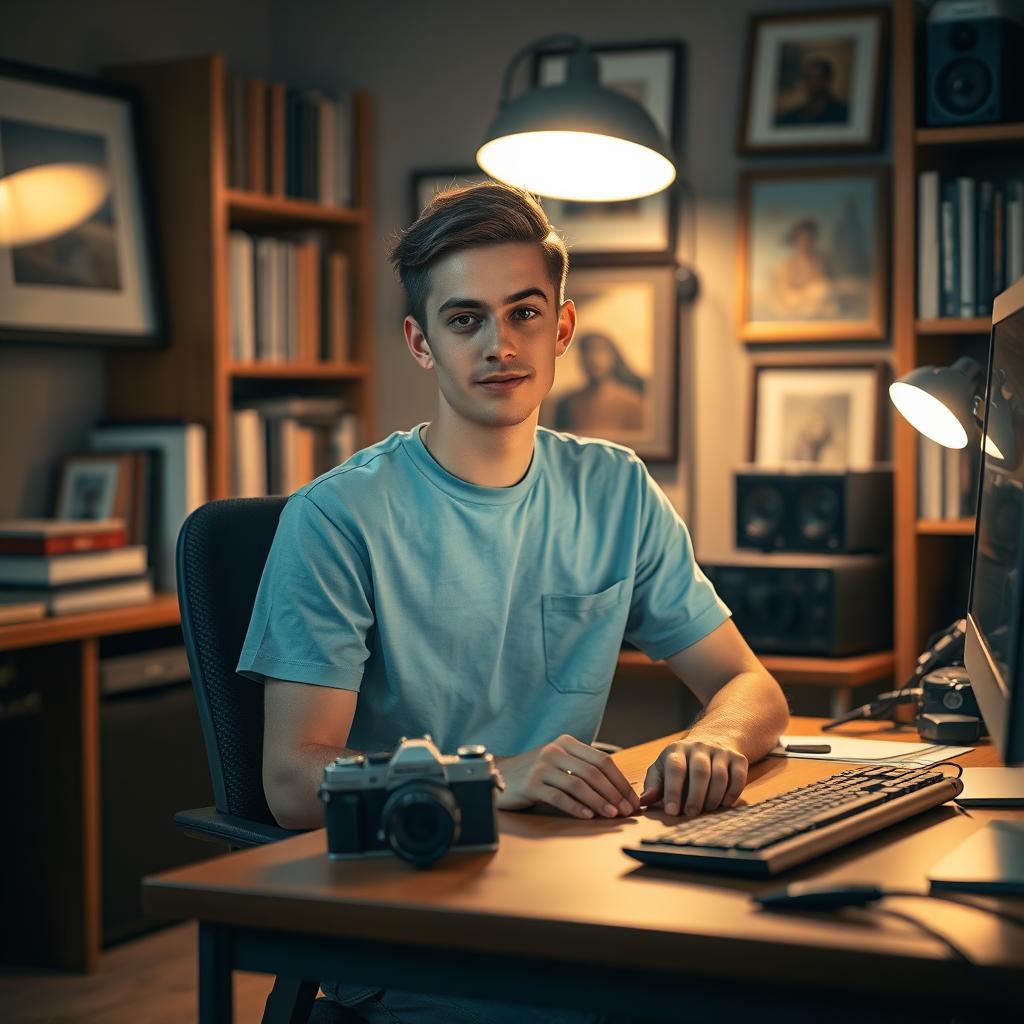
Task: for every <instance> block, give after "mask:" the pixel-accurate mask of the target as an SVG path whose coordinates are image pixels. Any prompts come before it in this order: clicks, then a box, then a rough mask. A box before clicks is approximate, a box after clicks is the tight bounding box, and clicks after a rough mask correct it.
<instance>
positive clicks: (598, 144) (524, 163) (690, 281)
mask: <svg viewBox="0 0 1024 1024" xmlns="http://www.w3.org/2000/svg"><path fill="white" fill-rule="evenodd" d="M559 44H561V45H566V44H567V45H569V46H571V47H572V52H571V54H570V55H569V58H568V64H567V70H566V77H565V81H564V82H560V83H558V84H555V85H543V86H536V87H534V88H532V89H528V90H526V91H525V92H524V93H522V94H521V95H519V96H517V97H515V98H513V96H512V79H513V77H514V75H515V72H516V69H517V68H518V67H519V66H520V64H521V63H522V62H523V61H524V60H525V59H526V58H527V57H529V56H531V55H532V54H535V53H539V52H541V51H542V50H544V49H545V48H550V47H552V46H555V45H559ZM476 161H477V163H478V164H479V165H480V168H481V169H482V170H483V171H484V172H485V173H487V174H489V175H490V176H491V177H492V178H496V179H497V180H499V181H504V182H506V183H507V184H509V185H515V186H517V187H519V188H523V189H526V190H527V191H529V192H533V193H535V194H536V195H539V196H547V197H549V198H551V199H562V200H570V201H575V202H588V203H593V202H620V201H622V200H626V199H639V198H642V197H644V196H649V195H654V193H656V192H661V191H662V190H664V189H666V188H668V187H669V186H670V185H672V184H673V182H677V184H679V186H680V192H681V194H682V196H683V198H685V197H686V192H685V191H684V190H683V189H682V187H681V185H682V183H681V182H679V180H678V179H677V177H676V159H675V156H674V154H673V152H672V147H671V145H670V144H669V142H668V140H667V139H665V137H664V136H663V135H662V133H661V132H660V131H659V129H658V127H657V125H656V124H655V123H654V120H653V119H652V118H651V116H650V114H648V113H647V111H646V110H645V109H644V108H643V106H641V104H639V103H638V102H637V101H636V100H634V99H632V98H630V97H629V96H626V95H624V94H622V93H619V92H615V91H613V90H612V89H607V88H605V87H604V86H603V85H601V84H600V82H599V81H598V64H597V59H596V58H595V57H594V54H593V53H592V52H591V51H590V49H589V47H588V46H587V44H586V43H585V42H584V41H583V40H582V39H581V38H580V37H579V36H575V35H554V36H545V37H544V38H543V39H539V40H537V41H536V42H534V43H531V44H530V45H529V46H525V47H523V49H521V50H520V51H519V52H518V53H516V54H515V55H514V56H513V57H512V59H511V60H510V61H509V64H508V67H507V68H506V69H505V75H504V77H503V79H502V83H501V98H500V100H499V104H498V113H497V114H496V115H495V117H494V120H493V121H492V122H491V125H490V127H489V128H488V130H487V134H486V137H485V139H484V143H483V145H482V146H481V147H480V148H479V149H478V150H477V153H476ZM677 279H678V293H679V298H680V299H682V300H683V301H687V302H689V301H692V300H693V299H694V298H695V297H696V294H697V278H696V275H695V274H694V273H693V271H692V270H691V269H690V268H689V267H680V268H679V269H678V270H677Z"/></svg>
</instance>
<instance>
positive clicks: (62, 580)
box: [0, 519, 153, 623]
mask: <svg viewBox="0 0 1024 1024" xmlns="http://www.w3.org/2000/svg"><path fill="white" fill-rule="evenodd" d="M152 597H153V583H152V581H151V580H150V578H149V575H148V573H147V571H146V548H145V547H144V546H143V545H129V544H128V532H127V529H126V526H125V522H124V520H123V519H91V520H75V519H7V520H0V622H3V623H10V622H24V621H28V620H30V619H37V618H42V617H43V616H44V615H47V614H49V615H68V614H71V613H72V612H89V611H98V610H100V609H102V608H116V607H119V606H121V605H128V604H140V603H142V602H145V601H149V600H151V599H152Z"/></svg>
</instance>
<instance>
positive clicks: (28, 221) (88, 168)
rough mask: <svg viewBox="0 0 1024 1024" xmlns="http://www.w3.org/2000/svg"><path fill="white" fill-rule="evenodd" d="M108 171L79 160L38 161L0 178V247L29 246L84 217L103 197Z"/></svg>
mask: <svg viewBox="0 0 1024 1024" xmlns="http://www.w3.org/2000/svg"><path fill="white" fill-rule="evenodd" d="M109 195H110V175H109V174H108V173H107V172H106V171H105V170H103V168H101V167H97V166H95V165H93V164H83V163H53V164H39V165H37V166H36V167H27V168H25V169H23V170H20V171H15V172H14V173H13V174H8V175H6V176H5V177H3V178H0V245H2V246H7V247H10V248H14V247H15V246H19V245H33V244H35V243H38V242H45V241H47V240H48V239H50V238H56V237H57V236H58V235H63V234H64V233H65V232H66V231H70V230H71V229H72V228H74V227H77V226H78V225H79V224H83V223H84V222H85V221H87V220H88V219H89V218H90V217H92V215H93V214H94V213H96V211H97V210H98V209H99V208H100V207H101V206H102V205H103V204H104V203H105V202H106V201H107V197H108V196H109Z"/></svg>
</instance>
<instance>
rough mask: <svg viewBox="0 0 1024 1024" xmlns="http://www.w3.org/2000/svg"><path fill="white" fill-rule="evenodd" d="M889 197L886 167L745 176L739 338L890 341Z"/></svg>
mask: <svg viewBox="0 0 1024 1024" xmlns="http://www.w3.org/2000/svg"><path fill="white" fill-rule="evenodd" d="M887 196H888V177H887V171H886V169H885V168H881V167H848V168H843V167H828V168H822V169H818V170H799V171H792V170H783V171H756V172H746V173H744V174H743V175H741V179H740V212H739V218H740V219H739V253H738V258H739V269H738V274H737V283H738V286H739V297H738V308H739V325H738V329H737V330H738V334H739V336H740V338H742V339H743V340H744V341H753V342H757V341H764V342H785V341H813V342H820V341H880V340H882V339H884V338H885V337H886V334H887V313H888V308H887V301H888V293H887V280H888V251H889V229H888V220H887V216H886V210H887V208H888V199H887Z"/></svg>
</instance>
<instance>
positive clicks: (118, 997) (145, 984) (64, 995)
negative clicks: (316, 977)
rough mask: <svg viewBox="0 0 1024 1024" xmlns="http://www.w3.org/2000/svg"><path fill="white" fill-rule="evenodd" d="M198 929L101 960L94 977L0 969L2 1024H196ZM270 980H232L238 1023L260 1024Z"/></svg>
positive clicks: (157, 937) (173, 931)
mask: <svg viewBox="0 0 1024 1024" xmlns="http://www.w3.org/2000/svg"><path fill="white" fill-rule="evenodd" d="M196 936H197V930H196V926H195V924H183V925H176V926H175V927H173V928H166V929H163V930H161V931H158V932H153V933H151V934H150V935H146V936H144V937H143V938H141V939H135V940H133V941H131V942H125V943H122V944H121V945H119V946H115V947H114V948H112V949H110V950H108V951H107V952H105V953H104V954H103V960H102V966H101V968H100V970H99V971H98V972H97V973H96V974H92V975H81V974H65V973H59V972H55V971H42V970H37V969H22V968H9V967H0V1021H2V1022H3V1024H193V1022H194V1021H195V1020H196V1017H197V1013H196V1006H197V1000H196ZM272 985H273V978H271V977H269V976H268V975H263V974H246V973H243V972H237V973H236V974H235V1020H236V1021H238V1022H250V1021H259V1020H260V1019H261V1017H262V1015H263V1005H264V1003H265V1002H266V999H267V994H268V993H269V992H270V989H271V986H272Z"/></svg>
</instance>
